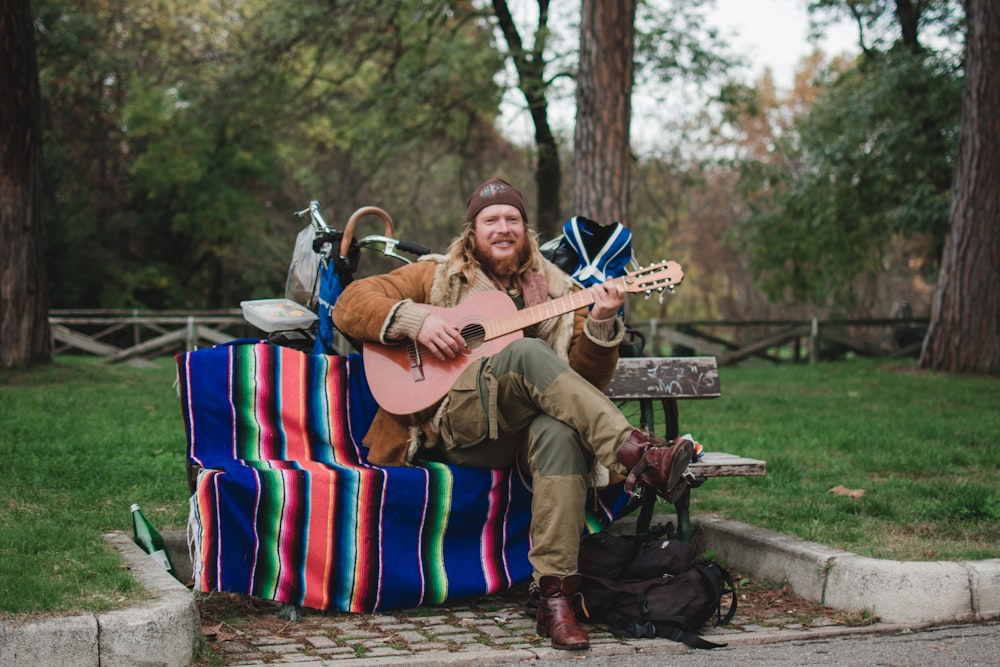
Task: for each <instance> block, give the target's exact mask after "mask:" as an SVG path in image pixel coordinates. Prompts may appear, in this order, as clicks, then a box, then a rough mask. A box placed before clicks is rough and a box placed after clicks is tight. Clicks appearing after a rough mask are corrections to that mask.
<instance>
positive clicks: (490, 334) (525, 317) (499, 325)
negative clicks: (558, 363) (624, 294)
mask: <svg viewBox="0 0 1000 667" xmlns="http://www.w3.org/2000/svg"><path fill="white" fill-rule="evenodd" d="M624 281H625V278H615V279H613V280H609V281H607V282H608V283H621V282H624ZM592 303H594V288H593V287H588V288H587V289H585V290H575V291H573V292H570V293H569V294H567V295H565V296H561V297H559V298H558V299H552V300H551V301H543V302H542V303H538V304H535V305H534V306H529V307H528V308H525V309H523V310H519V311H517V312H516V313H511V314H509V315H504V316H502V317H498V318H496V319H492V320H490V321H488V322H485V323H484V324H483V328H484V329H485V331H486V335H485V336H484V339H485V340H493V339H494V338H499V337H500V336H506V335H507V334H509V333H513V332H514V331H520V330H521V329H524V328H526V327H530V326H531V325H532V324H538V323H539V322H544V321H545V320H549V319H552V318H553V317H558V316H560V315H562V314H563V313H568V312H569V311H571V310H576V309H577V308H582V307H583V306H589V305H590V304H592Z"/></svg>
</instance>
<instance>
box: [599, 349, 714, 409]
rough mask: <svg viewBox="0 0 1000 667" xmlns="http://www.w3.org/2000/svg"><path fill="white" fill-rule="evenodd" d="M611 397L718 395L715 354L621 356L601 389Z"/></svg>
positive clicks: (700, 396) (711, 396)
mask: <svg viewBox="0 0 1000 667" xmlns="http://www.w3.org/2000/svg"><path fill="white" fill-rule="evenodd" d="M604 393H605V394H606V395H607V396H608V397H609V398H611V399H615V400H624V399H640V398H718V397H719V396H721V395H722V390H721V389H720V387H719V367H718V365H717V362H716V359H715V357H621V358H620V359H618V369H617V370H616V371H615V374H614V376H613V377H612V378H611V383H610V384H609V385H608V387H607V388H606V389H605V390H604Z"/></svg>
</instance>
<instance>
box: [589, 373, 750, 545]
mask: <svg viewBox="0 0 1000 667" xmlns="http://www.w3.org/2000/svg"><path fill="white" fill-rule="evenodd" d="M604 393H605V394H606V395H607V396H608V397H609V398H611V399H612V400H613V401H614V402H615V403H616V404H618V405H619V406H620V407H622V409H623V411H624V412H625V413H626V415H627V416H628V415H629V414H630V412H635V411H633V410H630V408H631V407H633V406H637V408H638V413H637V414H635V418H636V419H637V420H638V421H639V422H640V425H642V426H645V427H646V428H649V429H650V430H652V431H653V432H655V433H656V434H658V435H660V436H663V437H664V438H666V439H667V440H668V441H669V440H672V439H674V438H676V437H677V436H678V435H680V434H681V430H680V421H679V418H678V409H677V404H678V401H680V400H687V399H712V398H718V397H719V396H721V395H722V390H721V389H720V386H719V368H718V364H717V362H716V359H715V357H622V358H620V359H619V360H618V369H617V371H616V372H615V375H614V377H612V379H611V383H610V384H609V385H608V387H607V389H605V391H604ZM657 422H662V423H657ZM696 437H697V436H696ZM712 447H713V443H708V444H707V446H706V451H705V454H704V456H703V457H702V458H701V460H699V461H698V462H697V463H692V464H691V465H690V467H689V468H688V488H687V490H686V491H685V492H684V495H683V496H682V497H681V498H680V499H679V500H678V501H677V502H676V503H675V504H674V509H675V510H676V512H677V528H676V536H677V537H679V538H680V539H682V540H684V541H688V540H690V539H691V534H692V529H691V513H690V511H691V490H692V489H694V488H697V487H699V486H701V485H702V484H704V483H705V481H706V480H708V479H709V478H711V477H746V476H759V475H764V474H765V472H766V463H765V462H764V461H761V460H758V459H749V458H744V457H741V456H737V455H735V454H727V453H725V452H720V451H716V450H714V449H712ZM655 503H656V495H655V494H652V493H647V494H646V495H645V496H643V498H642V499H641V505H640V508H639V516H638V519H637V523H636V533H637V534H638V535H645V534H648V533H649V530H650V527H649V524H650V521H651V520H652V517H653V510H654V505H655Z"/></svg>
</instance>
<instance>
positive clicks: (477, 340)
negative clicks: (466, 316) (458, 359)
mask: <svg viewBox="0 0 1000 667" xmlns="http://www.w3.org/2000/svg"><path fill="white" fill-rule="evenodd" d="M462 338H464V339H465V345H466V347H468V348H469V349H470V350H474V349H476V348H477V347H479V346H480V345H482V344H483V343H484V342H485V341H486V329H484V328H483V325H482V324H470V325H468V326H465V327H462Z"/></svg>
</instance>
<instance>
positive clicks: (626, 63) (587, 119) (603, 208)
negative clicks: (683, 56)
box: [572, 0, 635, 223]
mask: <svg viewBox="0 0 1000 667" xmlns="http://www.w3.org/2000/svg"><path fill="white" fill-rule="evenodd" d="M634 51H635V0H616V1H615V2H606V1H604V0H583V10H582V16H581V23H580V69H579V73H578V75H577V81H576V137H575V142H574V143H575V147H574V148H575V152H574V156H575V157H574V161H573V197H572V203H573V213H574V214H578V215H584V216H586V217H588V218H591V219H594V220H597V221H600V222H604V223H609V222H613V221H616V220H621V221H625V219H626V217H627V214H628V190H629V176H630V168H631V161H632V151H631V146H630V144H629V123H630V121H631V116H632V78H633V60H632V58H633V53H634Z"/></svg>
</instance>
